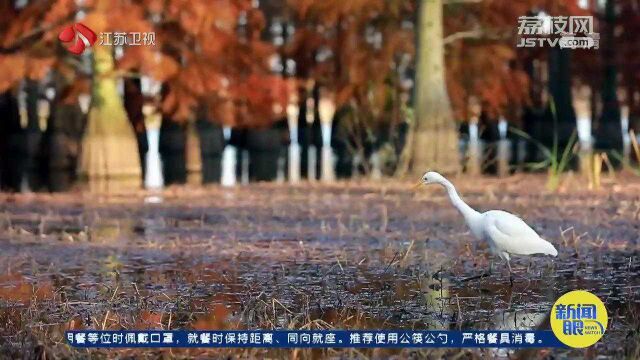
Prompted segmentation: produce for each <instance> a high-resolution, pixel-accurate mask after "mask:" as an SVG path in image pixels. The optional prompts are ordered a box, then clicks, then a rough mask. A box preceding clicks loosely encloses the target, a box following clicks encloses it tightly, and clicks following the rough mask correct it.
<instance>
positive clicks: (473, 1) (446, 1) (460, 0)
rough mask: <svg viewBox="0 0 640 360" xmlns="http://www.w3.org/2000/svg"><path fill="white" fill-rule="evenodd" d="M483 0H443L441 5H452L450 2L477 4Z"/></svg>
mask: <svg viewBox="0 0 640 360" xmlns="http://www.w3.org/2000/svg"><path fill="white" fill-rule="evenodd" d="M482 1H483V0H443V1H442V5H452V4H478V3H481V2H482Z"/></svg>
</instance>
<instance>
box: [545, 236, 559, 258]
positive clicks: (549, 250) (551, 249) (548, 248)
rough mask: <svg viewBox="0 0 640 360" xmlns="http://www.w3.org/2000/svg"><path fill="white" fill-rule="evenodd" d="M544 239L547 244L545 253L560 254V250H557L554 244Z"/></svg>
mask: <svg viewBox="0 0 640 360" xmlns="http://www.w3.org/2000/svg"><path fill="white" fill-rule="evenodd" d="M542 241H544V244H545V251H544V254H545V255H551V256H558V250H556V248H555V246H553V245H552V244H551V243H550V242H548V241H547V240H544V239H542Z"/></svg>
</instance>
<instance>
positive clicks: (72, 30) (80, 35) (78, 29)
mask: <svg viewBox="0 0 640 360" xmlns="http://www.w3.org/2000/svg"><path fill="white" fill-rule="evenodd" d="M58 40H60V41H61V42H63V43H68V42H72V41H74V40H75V42H74V43H73V45H71V46H69V47H68V48H67V50H68V51H69V52H70V53H72V54H75V55H80V54H82V53H83V52H84V50H85V48H86V47H87V44H88V45H89V47H91V46H93V44H95V43H96V41H98V36H97V35H96V33H95V32H93V30H91V29H90V28H89V27H87V26H86V25H84V24H82V23H75V24H73V25H68V26H65V28H64V29H62V31H61V32H60V34H58ZM85 42H86V43H85Z"/></svg>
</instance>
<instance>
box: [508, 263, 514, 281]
mask: <svg viewBox="0 0 640 360" xmlns="http://www.w3.org/2000/svg"><path fill="white" fill-rule="evenodd" d="M507 267H508V268H509V282H510V283H511V286H513V275H512V274H511V261H510V260H509V259H507Z"/></svg>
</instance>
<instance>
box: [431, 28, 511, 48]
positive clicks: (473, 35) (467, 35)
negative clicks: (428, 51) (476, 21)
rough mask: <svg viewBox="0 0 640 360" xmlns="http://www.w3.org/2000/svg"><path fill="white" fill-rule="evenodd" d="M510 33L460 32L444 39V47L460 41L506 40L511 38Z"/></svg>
mask: <svg viewBox="0 0 640 360" xmlns="http://www.w3.org/2000/svg"><path fill="white" fill-rule="evenodd" d="M510 35H511V34H510V33H509V32H504V33H497V32H494V33H490V32H488V31H485V30H482V29H475V30H468V31H459V32H456V33H453V34H451V35H448V36H446V37H445V38H444V39H443V43H444V45H448V44H451V43H453V42H456V41H458V40H464V39H477V40H506V39H508V38H509V37H510Z"/></svg>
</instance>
